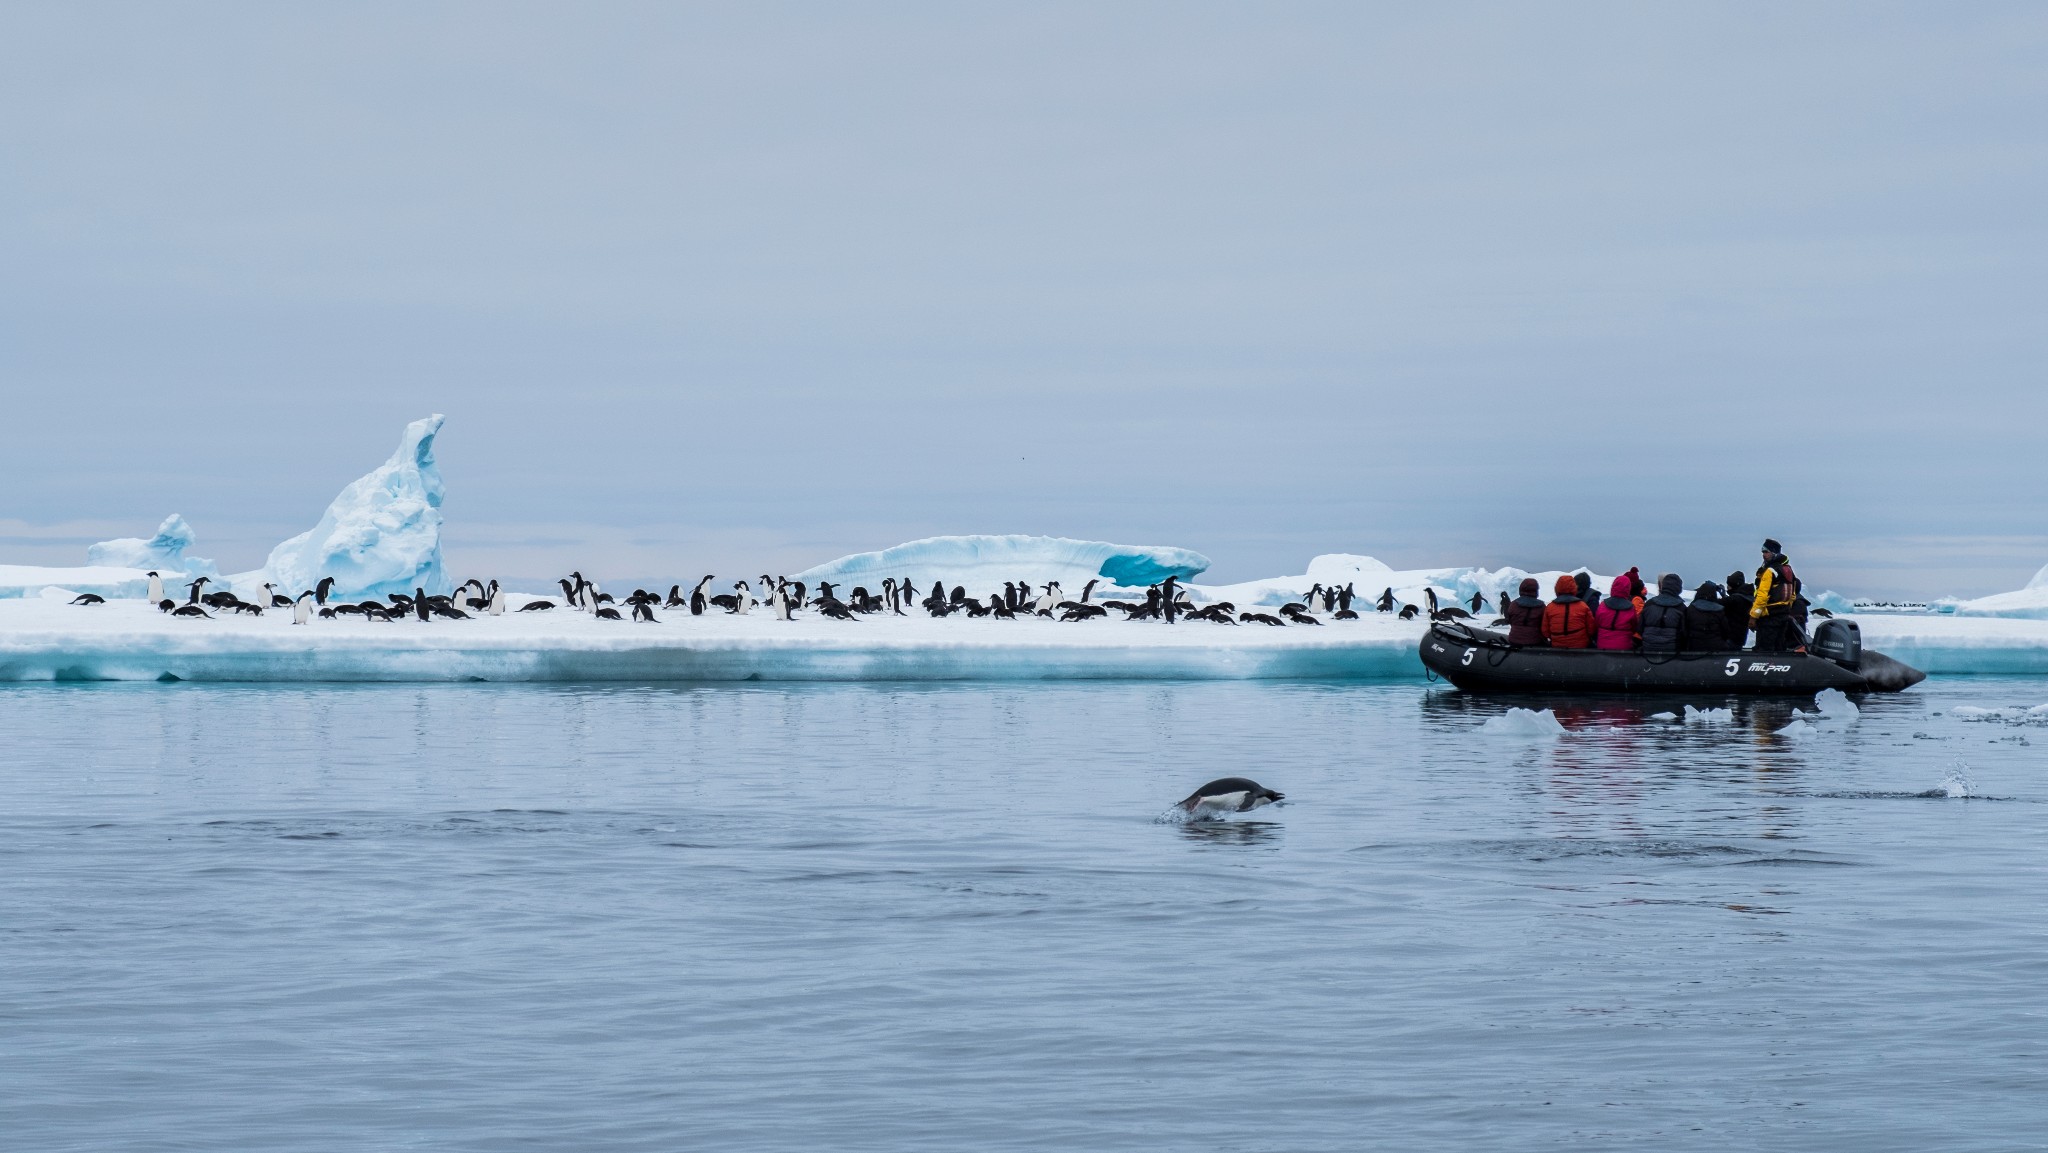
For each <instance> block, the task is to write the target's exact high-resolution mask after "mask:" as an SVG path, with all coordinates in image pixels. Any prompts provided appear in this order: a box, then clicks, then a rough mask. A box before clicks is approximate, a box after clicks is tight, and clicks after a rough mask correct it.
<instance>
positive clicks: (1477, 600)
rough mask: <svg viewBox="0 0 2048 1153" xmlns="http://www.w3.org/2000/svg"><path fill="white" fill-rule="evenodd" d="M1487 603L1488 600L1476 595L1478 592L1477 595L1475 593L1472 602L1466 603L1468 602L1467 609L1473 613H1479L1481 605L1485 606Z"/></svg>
mask: <svg viewBox="0 0 2048 1153" xmlns="http://www.w3.org/2000/svg"><path fill="white" fill-rule="evenodd" d="M1485 603H1486V598H1485V597H1483V596H1480V595H1479V594H1478V593H1476V592H1475V593H1473V594H1472V599H1471V600H1469V601H1466V602H1465V607H1466V608H1469V609H1471V610H1472V611H1473V612H1475V613H1476V612H1478V611H1479V606H1480V605H1483V604H1485ZM1501 603H1503V604H1505V603H1507V602H1505V601H1503V602H1501Z"/></svg>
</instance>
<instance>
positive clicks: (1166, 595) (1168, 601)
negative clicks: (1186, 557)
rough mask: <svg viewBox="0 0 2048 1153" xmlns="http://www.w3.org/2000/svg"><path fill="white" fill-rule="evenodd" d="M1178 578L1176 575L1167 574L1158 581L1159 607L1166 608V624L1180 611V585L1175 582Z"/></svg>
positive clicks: (1171, 621) (1170, 622)
mask: <svg viewBox="0 0 2048 1153" xmlns="http://www.w3.org/2000/svg"><path fill="white" fill-rule="evenodd" d="M1179 580H1180V578H1179V577H1177V576H1168V577H1167V578H1166V579H1165V580H1163V581H1161V582H1159V599H1160V607H1161V608H1163V609H1165V610H1166V623H1167V624H1172V623H1173V620H1174V618H1175V617H1176V616H1178V615H1179V614H1180V611H1181V607H1180V586H1179V585H1178V583H1177V582H1178V581H1179Z"/></svg>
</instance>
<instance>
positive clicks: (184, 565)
mask: <svg viewBox="0 0 2048 1153" xmlns="http://www.w3.org/2000/svg"><path fill="white" fill-rule="evenodd" d="M195 539H196V538H195V537H194V536H193V534H192V526H191V525H189V524H186V523H185V518H184V517H182V516H179V515H178V514H177V513H172V514H171V515H169V516H167V517H165V518H164V523H162V524H160V525H158V526H157V529H156V535H155V536H153V537H150V538H149V539H148V540H144V539H142V538H141V537H134V536H127V537H120V538H118V539H116V540H103V541H101V542H100V543H98V544H96V545H93V546H91V547H89V548H87V549H86V550H85V563H86V564H87V565H90V566H94V567H104V568H132V569H139V570H142V571H145V572H147V571H150V570H155V571H156V572H159V573H162V574H163V575H164V576H166V577H170V576H177V575H183V576H186V577H203V576H210V577H216V578H217V577H219V576H220V570H219V569H217V568H215V567H214V566H213V562H212V561H210V560H207V559H205V558H203V557H196V556H186V555H185V550H186V549H188V548H191V547H192V542H193V540H195Z"/></svg>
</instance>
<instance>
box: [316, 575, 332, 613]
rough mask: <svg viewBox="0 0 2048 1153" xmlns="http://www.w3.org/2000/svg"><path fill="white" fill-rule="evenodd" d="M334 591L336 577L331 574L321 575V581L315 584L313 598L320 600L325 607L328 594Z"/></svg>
mask: <svg viewBox="0 0 2048 1153" xmlns="http://www.w3.org/2000/svg"><path fill="white" fill-rule="evenodd" d="M333 591H334V578H333V577H331V576H329V577H321V578H320V583H319V584H316V585H314V586H313V599H314V601H316V602H318V603H319V605H320V606H321V607H322V608H325V607H326V606H327V594H328V593H330V592H333Z"/></svg>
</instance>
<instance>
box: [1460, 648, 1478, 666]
mask: <svg viewBox="0 0 2048 1153" xmlns="http://www.w3.org/2000/svg"><path fill="white" fill-rule="evenodd" d="M1478 651H1479V650H1478V649H1466V650H1465V656H1464V658H1463V659H1462V660H1460V661H1459V662H1458V663H1459V664H1461V665H1469V664H1471V663H1472V654H1473V653H1476V652H1478Z"/></svg>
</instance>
